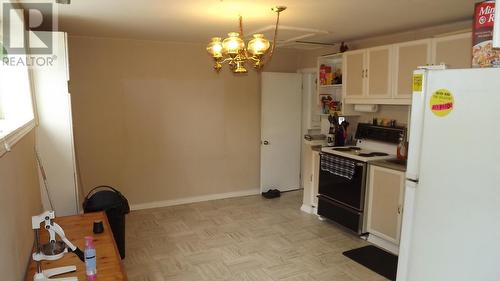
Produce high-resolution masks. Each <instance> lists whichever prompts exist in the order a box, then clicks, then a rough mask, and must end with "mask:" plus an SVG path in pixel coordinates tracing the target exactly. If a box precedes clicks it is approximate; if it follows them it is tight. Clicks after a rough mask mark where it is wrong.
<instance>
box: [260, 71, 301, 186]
mask: <svg viewBox="0 0 500 281" xmlns="http://www.w3.org/2000/svg"><path fill="white" fill-rule="evenodd" d="M301 79H302V78H301V75H300V74H294V73H273V72H263V73H262V87H261V92H262V113H261V114H262V120H261V122H262V124H261V128H262V129H261V130H262V131H261V139H262V143H261V152H260V154H261V160H260V161H261V165H260V186H261V190H262V191H267V190H268V189H279V190H281V191H287V190H294V189H298V188H300V144H301V118H302V116H301V113H302V105H301V99H302V97H301Z"/></svg>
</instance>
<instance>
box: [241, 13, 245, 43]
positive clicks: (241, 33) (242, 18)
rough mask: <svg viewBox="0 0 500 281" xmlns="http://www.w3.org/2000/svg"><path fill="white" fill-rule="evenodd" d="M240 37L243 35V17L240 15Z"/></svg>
mask: <svg viewBox="0 0 500 281" xmlns="http://www.w3.org/2000/svg"><path fill="white" fill-rule="evenodd" d="M240 37H241V39H243V38H244V37H245V35H243V17H242V16H241V15H240Z"/></svg>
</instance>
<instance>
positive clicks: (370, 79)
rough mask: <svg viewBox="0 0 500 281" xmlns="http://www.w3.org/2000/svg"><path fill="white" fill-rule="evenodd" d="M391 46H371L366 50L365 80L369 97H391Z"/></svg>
mask: <svg viewBox="0 0 500 281" xmlns="http://www.w3.org/2000/svg"><path fill="white" fill-rule="evenodd" d="M391 55H392V48H391V46H382V47H377V48H371V49H368V50H367V51H366V69H365V73H364V76H365V80H366V83H367V86H366V96H367V97H368V98H390V97H391Z"/></svg>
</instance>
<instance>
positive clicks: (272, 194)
mask: <svg viewBox="0 0 500 281" xmlns="http://www.w3.org/2000/svg"><path fill="white" fill-rule="evenodd" d="M262 196H263V197H264V198H267V199H272V198H278V197H280V196H281V192H280V191H279V190H277V189H269V190H268V191H267V192H262Z"/></svg>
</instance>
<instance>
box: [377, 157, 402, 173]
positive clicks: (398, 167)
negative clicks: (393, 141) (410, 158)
mask: <svg viewBox="0 0 500 281" xmlns="http://www.w3.org/2000/svg"><path fill="white" fill-rule="evenodd" d="M395 160H396V159H395V158H394V159H388V160H378V161H371V162H370V165H375V166H379V167H384V168H388V169H393V170H396V171H400V172H406V162H405V163H404V164H403V163H395V162H392V161H395ZM396 161H397V160H396Z"/></svg>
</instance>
